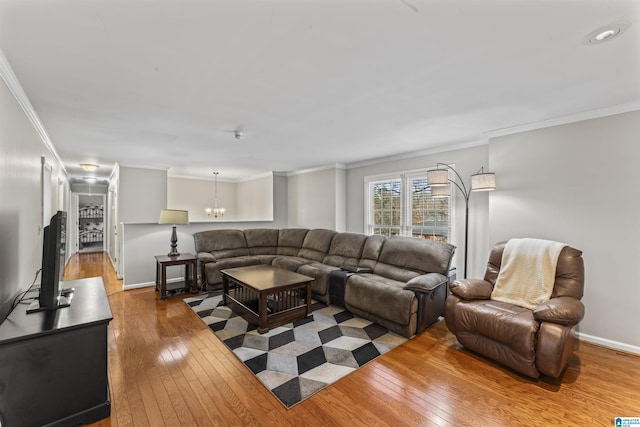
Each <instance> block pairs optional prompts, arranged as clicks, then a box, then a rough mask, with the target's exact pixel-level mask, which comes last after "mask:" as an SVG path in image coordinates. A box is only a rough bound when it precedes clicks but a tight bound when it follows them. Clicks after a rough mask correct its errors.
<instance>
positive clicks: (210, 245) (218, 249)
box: [193, 230, 249, 260]
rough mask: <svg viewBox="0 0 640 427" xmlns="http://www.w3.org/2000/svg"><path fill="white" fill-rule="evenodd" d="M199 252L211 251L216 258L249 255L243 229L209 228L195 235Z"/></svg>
mask: <svg viewBox="0 0 640 427" xmlns="http://www.w3.org/2000/svg"><path fill="white" fill-rule="evenodd" d="M193 239H194V241H195V245H196V251H197V252H210V253H211V254H212V255H213V256H215V257H216V259H218V260H220V259H223V258H231V257H236V256H246V255H249V251H248V250H247V241H246V240H245V238H244V233H243V232H242V230H209V231H201V232H198V233H195V234H194V235H193Z"/></svg>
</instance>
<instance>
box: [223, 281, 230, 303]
mask: <svg viewBox="0 0 640 427" xmlns="http://www.w3.org/2000/svg"><path fill="white" fill-rule="evenodd" d="M227 295H229V278H228V277H227V276H225V275H224V274H223V275H222V305H227Z"/></svg>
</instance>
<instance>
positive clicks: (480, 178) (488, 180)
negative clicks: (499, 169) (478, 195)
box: [471, 172, 496, 191]
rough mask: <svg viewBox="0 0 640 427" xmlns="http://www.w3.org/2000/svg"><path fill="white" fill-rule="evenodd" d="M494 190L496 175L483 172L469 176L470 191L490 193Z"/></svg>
mask: <svg viewBox="0 0 640 427" xmlns="http://www.w3.org/2000/svg"><path fill="white" fill-rule="evenodd" d="M495 189H496V174H495V173H493V172H483V173H477V174H475V175H471V191H491V190H495Z"/></svg>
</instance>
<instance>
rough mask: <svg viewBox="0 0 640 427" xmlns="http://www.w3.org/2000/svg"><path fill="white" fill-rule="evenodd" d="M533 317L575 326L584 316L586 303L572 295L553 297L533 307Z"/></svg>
mask: <svg viewBox="0 0 640 427" xmlns="http://www.w3.org/2000/svg"><path fill="white" fill-rule="evenodd" d="M533 317H534V319H536V320H538V321H540V322H552V323H558V324H560V325H565V326H573V325H576V324H578V322H580V321H581V320H582V318H583V317H584V304H582V302H580V300H577V299H575V298H571V297H557V298H551V299H550V300H548V301H546V302H544V303H542V304H540V305H538V306H537V307H535V308H534V309H533Z"/></svg>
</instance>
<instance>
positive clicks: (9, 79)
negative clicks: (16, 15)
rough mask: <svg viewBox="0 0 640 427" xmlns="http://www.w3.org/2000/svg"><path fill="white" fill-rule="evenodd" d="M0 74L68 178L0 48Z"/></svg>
mask: <svg viewBox="0 0 640 427" xmlns="http://www.w3.org/2000/svg"><path fill="white" fill-rule="evenodd" d="M0 76H1V77H2V80H4V82H5V83H6V85H7V87H8V88H9V91H10V92H11V94H12V95H13V96H14V98H15V99H16V101H18V104H19V105H20V107H21V108H22V111H24V113H25V114H26V115H27V117H28V118H29V121H30V122H31V124H32V125H33V127H34V128H35V129H36V131H37V132H38V135H40V139H42V142H43V143H44V145H45V146H46V147H47V148H48V149H49V151H50V152H51V154H52V155H53V157H54V158H55V159H56V162H58V165H60V169H62V171H63V172H64V174H65V175H66V176H67V179H68V178H69V174H68V173H67V169H66V168H65V167H64V163H63V162H62V159H61V158H60V156H59V155H58V152H57V151H56V149H55V147H54V146H53V143H52V142H51V138H49V134H48V133H47V131H46V129H45V128H44V126H43V125H42V122H41V121H40V118H39V117H38V114H37V113H36V112H35V110H34V109H33V106H32V105H31V101H29V97H27V94H26V93H25V92H24V89H22V85H21V84H20V81H19V80H18V78H17V77H16V75H15V73H14V72H13V69H12V68H11V65H9V62H8V61H7V58H6V57H5V56H4V53H3V52H2V50H0Z"/></svg>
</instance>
